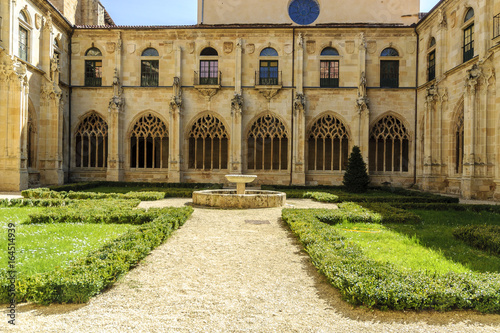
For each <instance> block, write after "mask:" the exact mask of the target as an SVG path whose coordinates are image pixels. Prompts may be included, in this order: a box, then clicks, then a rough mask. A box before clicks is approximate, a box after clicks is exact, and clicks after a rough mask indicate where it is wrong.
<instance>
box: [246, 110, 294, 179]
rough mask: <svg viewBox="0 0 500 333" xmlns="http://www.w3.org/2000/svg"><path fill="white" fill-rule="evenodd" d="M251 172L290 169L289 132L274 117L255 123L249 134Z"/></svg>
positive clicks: (266, 116)
mask: <svg viewBox="0 0 500 333" xmlns="http://www.w3.org/2000/svg"><path fill="white" fill-rule="evenodd" d="M247 142H248V147H247V148H248V161H247V162H248V164H247V165H248V169H249V170H286V169H288V131H287V129H286V128H285V125H284V124H283V123H282V122H281V120H279V119H278V118H276V117H275V116H273V115H270V114H268V115H265V116H262V117H260V118H259V119H257V120H256V121H255V123H254V124H253V125H252V128H251V129H250V132H249V133H248V141H247Z"/></svg>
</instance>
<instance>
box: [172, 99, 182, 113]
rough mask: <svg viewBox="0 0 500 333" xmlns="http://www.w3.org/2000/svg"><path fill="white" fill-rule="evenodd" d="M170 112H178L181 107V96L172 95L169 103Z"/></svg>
mask: <svg viewBox="0 0 500 333" xmlns="http://www.w3.org/2000/svg"><path fill="white" fill-rule="evenodd" d="M169 107H170V112H180V111H181V107H182V98H181V97H177V96H172V98H171V99H170V103H169Z"/></svg>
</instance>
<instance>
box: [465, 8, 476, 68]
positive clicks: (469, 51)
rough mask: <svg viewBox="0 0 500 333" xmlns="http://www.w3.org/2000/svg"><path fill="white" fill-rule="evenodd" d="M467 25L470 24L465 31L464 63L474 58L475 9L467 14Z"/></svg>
mask: <svg viewBox="0 0 500 333" xmlns="http://www.w3.org/2000/svg"><path fill="white" fill-rule="evenodd" d="M464 22H465V23H468V25H467V27H466V28H465V29H464V47H463V49H464V53H463V60H464V62H466V61H469V60H471V59H472V58H474V9H472V8H470V9H469V11H468V12H467V14H465V19H464Z"/></svg>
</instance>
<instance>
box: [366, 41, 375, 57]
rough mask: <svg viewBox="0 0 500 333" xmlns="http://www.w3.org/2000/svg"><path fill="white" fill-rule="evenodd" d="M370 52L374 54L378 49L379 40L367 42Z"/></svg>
mask: <svg viewBox="0 0 500 333" xmlns="http://www.w3.org/2000/svg"><path fill="white" fill-rule="evenodd" d="M367 48H368V53H370V54H374V53H375V51H376V50H377V42H376V41H374V40H370V41H368V43H367Z"/></svg>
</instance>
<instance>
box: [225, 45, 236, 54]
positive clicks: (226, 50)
mask: <svg viewBox="0 0 500 333" xmlns="http://www.w3.org/2000/svg"><path fill="white" fill-rule="evenodd" d="M233 45H234V44H233V42H224V53H226V54H230V53H231V52H233Z"/></svg>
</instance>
